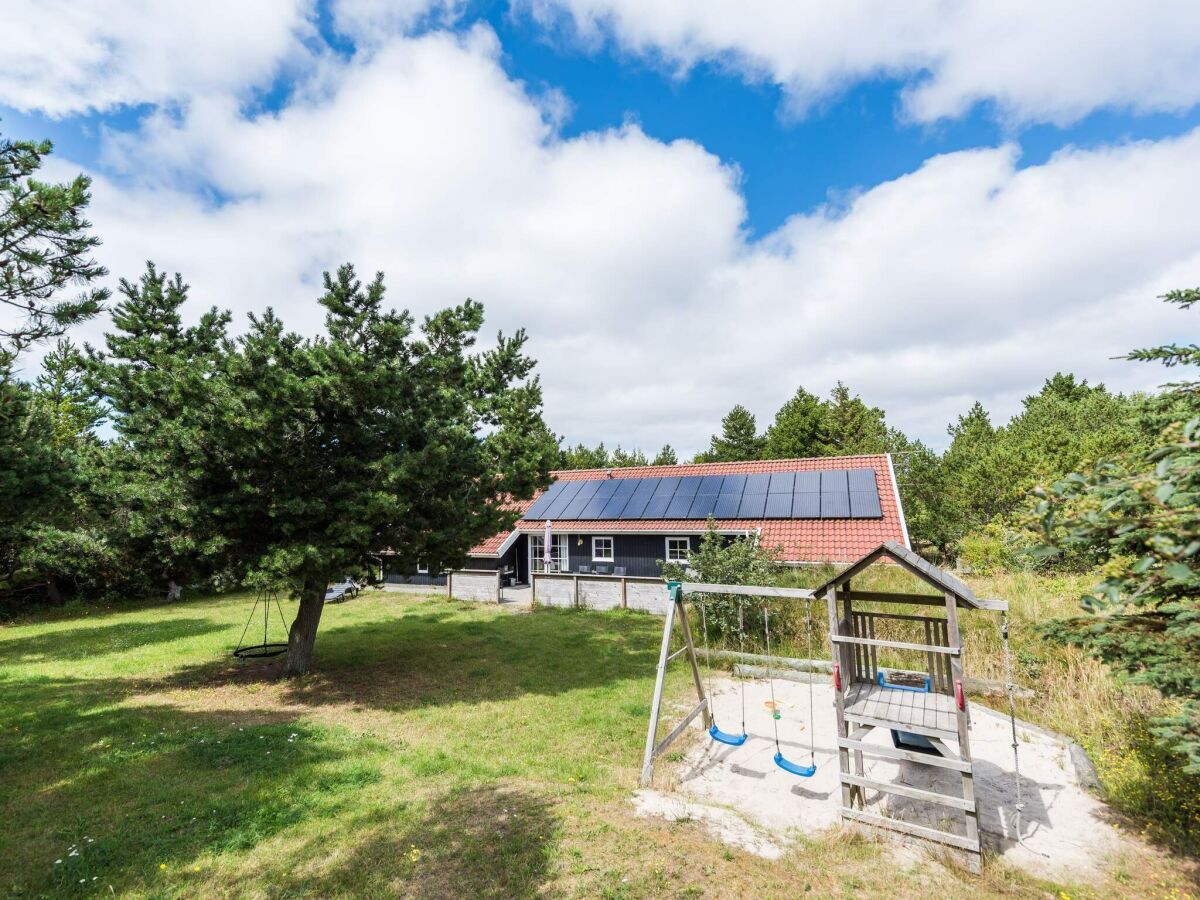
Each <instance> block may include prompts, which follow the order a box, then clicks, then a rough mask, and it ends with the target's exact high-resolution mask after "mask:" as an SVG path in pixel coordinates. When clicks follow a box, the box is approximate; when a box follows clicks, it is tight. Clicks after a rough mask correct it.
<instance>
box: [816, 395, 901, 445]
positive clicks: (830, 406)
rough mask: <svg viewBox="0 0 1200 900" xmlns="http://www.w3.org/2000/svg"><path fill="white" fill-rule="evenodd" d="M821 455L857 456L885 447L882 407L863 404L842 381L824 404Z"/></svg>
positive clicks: (885, 433) (886, 439)
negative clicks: (823, 431) (823, 438)
mask: <svg viewBox="0 0 1200 900" xmlns="http://www.w3.org/2000/svg"><path fill="white" fill-rule="evenodd" d="M824 428H825V440H824V449H825V452H824V454H823V455H826V456H859V455H863V454H868V455H869V454H874V453H886V452H887V451H888V443H889V441H888V437H889V436H888V427H887V424H886V423H885V422H884V415H883V410H882V409H879V408H878V407H876V406H867V405H866V404H865V403H863V401H862V398H861V397H859V396H857V395H856V394H851V393H850V389H849V388H847V387H846V385H844V384H843V383H842V382H840V381H839V382H838V383H837V385H835V386H834V389H833V391H832V392H831V393H830V395H829V400H828V401H827V402H826V404H825V417H824Z"/></svg>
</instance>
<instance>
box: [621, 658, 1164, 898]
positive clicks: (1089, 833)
mask: <svg viewBox="0 0 1200 900" xmlns="http://www.w3.org/2000/svg"><path fill="white" fill-rule="evenodd" d="M713 688H714V694H715V696H714V698H713V703H714V710H715V713H716V717H717V721H718V723H720V725H721V727H722V728H723V729H724V730H726V731H735V732H736V731H740V726H741V721H742V698H741V692H740V689H739V686H738V683H737V682H733V681H730V680H727V679H725V680H721V681H716V682H714V684H713ZM775 696H776V698H777V700H778V701H779V703H780V706H781V709H782V719H781V720H780V721H779V723H778V724H779V740H780V747H781V749H782V751H783V754H784V756H785V757H787V758H788V759H790V760H793V761H794V762H796V763H799V764H801V765H807V764H808V762H809V756H810V740H811V741H812V745H811V746H812V747H813V756H814V757H815V762H816V765H817V772H816V774H815V775H814V776H812V777H811V778H798V777H796V776H794V775H791V774H789V773H787V772H784V771H783V770H781V769H780V768H779V767H777V766H776V765H775V763H774V754H775V740H774V735H773V730H772V724H771V723H772V720H771V718H770V716H769V714H768V713H767V711H766V707H765V706H764V704H765V703H766V701H768V700H769V698H770V695H769V693H768V686H767V684H766V683H765V682H762V681H747V682H746V683H745V709H746V726H747V731H748V733H749V735H750V738H749V740H747V741H746V743H745V744H743V745H742V746H740V747H729V746H726V745H723V744H718V743H715V742H711V741H708V740H700V741H699V742H697V743H696V744H695V745H694V746H693V747H692V749H691V750H689V751H688V752H687V754H686V756H685V758H684V760H683V762H682V764H681V765H680V766H679V767H678V770H677V772H676V773H675V774H676V778H677V779H678V791H679V793H680V794H681V795H682V797H683V798H684V804H685V807H686V805H687V803H693V804H696V803H698V804H699V806H700V807H703V808H692V809H690V811H689V810H687V809H685V810H684V814H686V815H687V817H688V818H694V819H698V820H701V821H705V822H706V824H709V823H712V824H710V830H712V831H713V832H714V834H716V835H717V836H718V837H720V838H721V839H722V840H728V842H729V843H735V844H737V845H738V846H743V844H742V843H738V842H739V841H740V840H742V838H741V837H740V832H739V831H738V829H737V828H734V827H732V826H730V827H728V828H727V829H726V831H728V833H729V835H728V837H727V836H726V835H725V834H724V833H723V832H722V827H721V825H720V823H721V822H726V824H728V822H727V820H726V819H725V818H724V817H723V816H721V815H717V813H727V814H728V815H734V816H735V818H739V819H740V820H742V821H743V823H744V824H745V825H746V826H747V827H750V828H755V827H756V828H758V829H763V830H765V832H766V836H765V839H767V840H769V841H772V842H774V843H776V844H778V845H781V846H782V845H786V844H787V843H788V842H789V840H790V839H791V838H792V837H794V835H795V834H796V833H797V832H799V833H802V834H805V835H813V834H815V833H817V832H820V831H823V830H825V829H828V828H831V827H833V826H835V825H837V824H838V822H839V820H840V816H839V812H838V810H839V808H840V806H841V789H840V782H839V777H838V760H837V751H836V736H835V728H836V726H835V718H834V713H833V688H832V687H831V686H829V685H822V684H817V685H813V710H814V712H813V714H812V715H810V714H809V707H808V685H804V684H794V683H790V682H785V681H780V680H777V681H776V682H775ZM814 727H815V731H810V729H811V728H814ZM868 740H869V741H870V742H873V743H874V742H878V743H886V744H888V745H890V736H889V734H888V732H887V731H881V730H880V729H876V730H875V731H874V732H872V734H871V736H870V737H869V738H868ZM1018 741H1019V748H1020V759H1021V794H1022V799H1023V802H1024V804H1025V805H1024V812H1023V814H1022V817H1021V829H1020V838H1021V839H1020V840H1018V832H1017V823H1016V782H1015V780H1014V775H1013V759H1012V747H1011V744H1012V736H1011V732H1010V730H1009V722H1008V718H1007V717H1006V716H1003V715H1000V714H998V713H996V712H994V711H992V710H990V709H987V708H986V707H983V706H981V705H979V704H977V703H976V704H972V706H971V750H972V755H973V757H974V774H975V793H976V798H977V800H978V810H979V826H980V831H981V832H982V835H983V842H984V847H985V848H986V849H988V850H990V851H992V852H993V853H996V854H998V855H999V856H1001V857H1002V858H1003V859H1004V860H1005V861H1007V862H1009V863H1011V864H1013V865H1015V866H1017V867H1019V868H1021V869H1025V870H1027V871H1030V872H1033V873H1035V874H1038V875H1042V876H1046V877H1072V878H1084V879H1091V878H1095V877H1097V876H1099V875H1100V874H1101V873H1102V871H1103V870H1104V867H1105V864H1106V863H1107V862H1108V861H1109V860H1111V859H1112V858H1113V856H1114V855H1120V854H1122V852H1123V851H1138V850H1140V845H1138V844H1136V843H1135V842H1134V841H1132V840H1130V839H1129V838H1126V837H1125V836H1124V835H1123V834H1122V833H1121V832H1120V831H1119V830H1118V829H1116V828H1114V827H1113V826H1112V825H1111V824H1109V819H1110V816H1109V814H1108V811H1107V809H1106V807H1105V806H1104V804H1103V803H1101V802H1100V801H1099V800H1098V799H1097V798H1096V797H1095V796H1093V795H1092V794H1091V793H1089V792H1088V791H1087V789H1086V787H1085V786H1084V785H1083V784H1081V783H1080V781H1079V778H1078V776H1077V774H1076V768H1075V766H1074V765H1073V764H1072V761H1071V756H1070V742H1069V741H1067V740H1065V739H1063V738H1060V737H1058V736H1055V735H1053V734H1051V733H1049V732H1046V731H1043V730H1041V729H1036V730H1035V729H1027V728H1021V727H1018ZM865 763H866V768H867V773H866V774H867V777H869V778H872V779H874V780H877V781H884V782H896V783H899V784H905V785H909V786H911V787H915V788H920V789H923V790H930V791H936V792H939V793H944V794H949V795H955V794H958V795H959V796H961V790H960V786H959V778H958V775H957V773H955V772H952V771H949V770H944V769H934V768H932V767H929V766H922V765H919V764H916V763H909V762H895V761H891V760H885V759H878V758H876V759H872V758H871V757H869V756H868V757H865ZM664 768H665V767H664ZM868 797H869V798H871V799H870V800H869V802H868V804H867V808H868V810H871V811H875V812H878V813H881V814H884V815H888V816H891V817H896V818H902V819H905V820H907V821H910V822H914V823H916V824H920V825H926V826H929V827H936V828H940V829H943V830H959V831H960V832H961V830H962V825H961V816H959V817H957V818H958V820H959V821H958V822H956V821H954V820H952V819H949V818H947V812H948V811H946V810H944V809H943V808H940V807H936V806H932V805H929V804H925V803H922V802H920V801H915V800H909V799H907V798H904V797H897V796H890V795H879V794H875V793H873V792H868ZM635 803H636V804H637V805H638V808H639V809H640V810H643V811H649V810H650V809H651V808H652V807H653V805H654V804H651V803H649V802H648V801H647V800H646V799H644V798H642V795H641V794H639V795H637V799H635ZM658 805H659V806H660V807H662V814H663V815H665V816H666V817H668V818H670V817H671V816H672V815H673V814H675V813H679V812H680V810H679V809H678V808H675V807H671V806H670V805H668V804H665V803H662V802H659V803H658ZM714 810H715V811H716V812H713V811H714ZM729 811H732V812H729ZM735 814H736V815H735ZM956 825H957V829H956V827H955V826H956ZM747 849H750V848H749V847H747Z"/></svg>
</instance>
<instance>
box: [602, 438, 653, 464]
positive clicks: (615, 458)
mask: <svg viewBox="0 0 1200 900" xmlns="http://www.w3.org/2000/svg"><path fill="white" fill-rule="evenodd" d="M609 464H610V465H611V466H612V467H613V468H615V469H624V468H629V467H630V466H645V465H649V463H648V462H647V460H646V454H645V453H643V452H642V451H641V450H636V449H635V450H630V451H628V452H626V451H624V450H622V449H621V446H620V445H619V444H618V445H617V447H616V449H614V450H613V452H612V458H611V459H610V460H609Z"/></svg>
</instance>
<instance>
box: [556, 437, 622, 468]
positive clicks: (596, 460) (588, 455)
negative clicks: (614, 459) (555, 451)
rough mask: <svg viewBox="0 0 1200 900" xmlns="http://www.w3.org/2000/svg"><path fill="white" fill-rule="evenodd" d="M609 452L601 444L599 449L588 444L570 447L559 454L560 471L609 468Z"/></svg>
mask: <svg viewBox="0 0 1200 900" xmlns="http://www.w3.org/2000/svg"><path fill="white" fill-rule="evenodd" d="M609 464H610V463H609V456H608V451H607V450H606V449H605V448H604V443H603V442H601V443H600V445H599V446H598V447H595V448H593V447H589V446H587V445H586V444H582V443H580V444H576V445H575V446H574V447H568V448H567V449H566V450H563V451H562V452H561V453H560V454H559V461H558V468H560V469H605V468H608V466H609Z"/></svg>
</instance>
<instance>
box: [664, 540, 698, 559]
mask: <svg viewBox="0 0 1200 900" xmlns="http://www.w3.org/2000/svg"><path fill="white" fill-rule="evenodd" d="M671 541H683V542H684V543H685V544H687V554H686V555H685V556H684V557H683V558H682V559H680V558H679V557H672V556H671ZM666 548H667V549H666V555H665V556H663V559H665V560H666V561H667V562H669V563H681V564H682V565H685V566H686V565H687V564H688V563H690V562H691V561H692V559H691V557H692V539H691V538H690V537H688V536H687V535H682V534H673V535H670V536H669V537H667V538H666Z"/></svg>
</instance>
